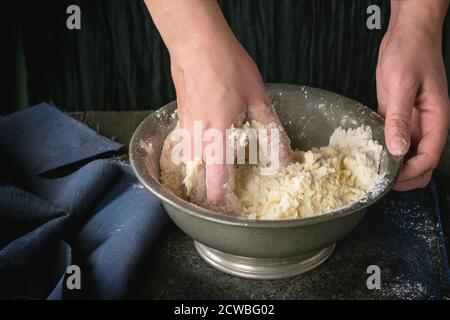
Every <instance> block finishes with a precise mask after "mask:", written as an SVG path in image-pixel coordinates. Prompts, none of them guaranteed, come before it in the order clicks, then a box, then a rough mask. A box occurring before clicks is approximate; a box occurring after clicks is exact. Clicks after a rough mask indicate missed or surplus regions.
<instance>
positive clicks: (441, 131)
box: [376, 15, 450, 191]
mask: <svg viewBox="0 0 450 320" xmlns="http://www.w3.org/2000/svg"><path fill="white" fill-rule="evenodd" d="M411 19H412V20H410V21H414V22H406V21H405V20H403V21H401V22H398V21H396V22H395V23H394V24H393V25H394V26H393V27H391V25H390V28H389V29H388V31H387V32H386V34H385V36H384V38H383V41H382V43H381V46H380V51H379V56H378V66H377V70H376V77H377V96H378V103H379V109H378V111H379V113H380V114H381V115H383V116H385V118H386V125H385V138H386V144H387V147H388V149H389V151H390V153H391V154H393V155H396V156H405V155H406V156H405V159H404V164H403V167H402V170H401V172H400V176H399V178H398V180H397V182H396V184H395V186H394V189H395V190H398V191H406V190H411V189H414V188H421V187H424V186H426V185H427V184H428V182H429V181H430V179H431V175H432V172H433V170H434V169H435V168H436V166H437V165H438V162H439V158H440V155H441V153H442V151H443V148H444V145H445V141H446V139H447V135H448V129H449V114H450V105H449V98H448V93H447V90H448V87H447V80H446V76H445V68H444V63H443V57H442V47H441V39H442V35H441V32H442V31H441V30H440V29H439V26H435V27H430V24H429V23H428V22H425V21H423V24H422V23H421V22H422V20H421V18H420V17H415V16H414V15H413V16H412V17H411Z"/></svg>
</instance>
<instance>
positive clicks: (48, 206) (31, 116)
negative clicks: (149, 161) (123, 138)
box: [0, 105, 168, 299]
mask: <svg viewBox="0 0 450 320" xmlns="http://www.w3.org/2000/svg"><path fill="white" fill-rule="evenodd" d="M53 109H54V108H53V107H49V106H48V105H40V106H37V107H34V108H30V109H27V110H25V111H22V112H19V113H17V114H13V115H11V116H8V117H5V118H3V119H1V121H0V141H1V142H0V152H1V154H5V153H6V152H8V154H9V157H7V158H6V160H7V162H6V163H3V164H2V171H0V298H4V299H5V298H6V299H14V298H25V297H27V298H38V299H46V298H47V299H70V298H86V299H87V298H89V299H92V298H94V299H119V298H123V297H125V296H126V294H127V292H128V290H129V288H130V286H132V283H133V281H134V275H135V273H136V270H137V269H138V267H139V263H140V262H141V260H142V257H143V256H145V255H147V254H149V252H150V249H151V247H152V246H153V244H154V243H155V241H156V240H157V238H158V236H159V234H160V232H161V230H162V228H163V226H164V225H165V223H166V222H167V219H168V218H167V215H166V213H165V211H164V209H163V207H162V205H161V203H160V201H159V200H158V199H157V198H156V197H155V196H153V195H152V194H151V193H149V192H148V191H147V190H146V189H145V188H144V187H143V186H142V185H141V184H140V183H139V182H138V181H137V179H136V178H135V177H134V174H133V172H132V170H131V168H130V166H129V165H127V164H125V163H122V162H119V161H116V160H112V159H102V160H94V161H92V162H90V163H88V164H87V165H84V166H82V167H81V168H80V169H78V170H77V171H75V172H73V173H71V174H70V175H67V176H64V177H60V178H56V179H48V178H43V177H41V176H39V175H40V174H42V173H43V172H46V171H48V170H54V169H56V168H58V167H60V166H65V165H67V164H69V163H74V162H76V161H81V160H85V159H87V158H89V159H90V158H92V157H94V158H95V157H98V156H101V155H103V154H104V152H105V150H108V151H113V150H118V149H119V148H120V145H118V144H117V143H114V142H112V141H109V140H108V139H106V138H104V137H101V136H99V135H98V134H97V133H95V132H94V131H92V130H91V129H89V128H87V127H85V126H84V125H81V124H78V123H74V120H73V119H71V118H69V117H68V116H66V115H64V114H62V113H61V112H59V111H56V110H53ZM46 117H48V118H46ZM7 118H10V120H11V122H7V121H6V120H5V119H7ZM36 119H40V121H38V122H37V121H36ZM51 121H55V122H56V123H57V124H58V125H57V126H54V125H50V124H46V123H44V122H51ZM41 122H42V123H44V124H43V125H41ZM12 123H14V125H13V124H12ZM36 127H38V128H36ZM26 132H29V133H30V134H33V135H35V136H36V137H40V139H36V138H35V137H29V136H28V135H27V134H26ZM50 133H51V134H50ZM5 135H7V138H5ZM46 139H47V140H46ZM32 141H33V143H32ZM12 142H14V147H13V148H9V146H10V145H11V143H12ZM84 146H86V148H87V149H86V150H83V148H84ZM53 148H62V149H60V150H59V151H57V152H52V151H53ZM44 149H46V150H48V151H49V153H51V154H53V155H52V156H49V155H48V154H46V153H45V152H43V150H44ZM61 150H64V152H61ZM64 154H65V155H67V157H66V158H65V157H64ZM21 157H26V159H22V158H21ZM11 161H15V163H11ZM17 161H19V165H17ZM11 168H13V169H11ZM11 170H13V172H11ZM4 173H7V174H4ZM5 177H6V178H5ZM70 265H76V266H78V267H79V268H80V278H81V289H80V290H78V289H72V290H70V289H69V288H68V286H67V285H66V281H67V279H68V277H70V273H67V272H66V271H67V268H68V266H70Z"/></svg>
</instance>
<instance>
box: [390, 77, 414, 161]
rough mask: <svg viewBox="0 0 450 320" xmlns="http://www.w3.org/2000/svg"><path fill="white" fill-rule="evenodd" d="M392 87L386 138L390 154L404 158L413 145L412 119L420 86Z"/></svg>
mask: <svg viewBox="0 0 450 320" xmlns="http://www.w3.org/2000/svg"><path fill="white" fill-rule="evenodd" d="M412 83H413V85H409V86H390V87H389V88H388V90H389V92H388V101H387V108H386V120H385V138H386V145H387V148H388V150H389V152H390V153H391V154H392V155H394V156H404V155H405V154H406V153H407V152H408V150H409V147H410V145H411V118H412V110H413V106H414V100H415V98H416V94H417V89H418V86H417V85H416V84H415V83H414V82H412Z"/></svg>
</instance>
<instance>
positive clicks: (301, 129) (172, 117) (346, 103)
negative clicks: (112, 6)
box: [130, 84, 401, 279]
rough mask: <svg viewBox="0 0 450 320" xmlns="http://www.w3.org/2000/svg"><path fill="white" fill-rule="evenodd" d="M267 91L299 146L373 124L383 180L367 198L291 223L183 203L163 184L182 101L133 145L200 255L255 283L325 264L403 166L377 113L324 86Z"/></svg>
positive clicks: (158, 114)
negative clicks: (162, 163)
mask: <svg viewBox="0 0 450 320" xmlns="http://www.w3.org/2000/svg"><path fill="white" fill-rule="evenodd" d="M267 88H268V92H269V96H270V98H271V100H272V101H273V104H274V106H275V109H276V111H277V113H278V116H279V118H280V120H281V122H282V123H283V124H284V126H285V129H286V131H287V133H288V135H289V137H290V138H291V142H292V146H293V148H300V149H302V150H305V149H309V148H311V147H318V146H325V145H327V144H328V139H329V137H330V135H331V134H332V132H333V131H334V129H335V128H337V127H339V126H341V127H344V128H356V127H359V126H360V125H362V124H365V125H369V126H371V128H372V132H373V136H374V139H376V140H378V141H379V143H381V144H382V145H383V146H384V150H383V153H382V156H381V164H380V176H381V177H380V179H379V180H378V182H377V183H376V185H375V187H374V188H373V189H372V190H371V191H369V193H368V194H367V195H366V197H364V198H363V199H360V200H359V201H357V202H354V203H352V204H350V205H347V206H345V207H341V208H338V209H336V210H334V211H332V212H329V213H327V214H323V215H320V216H315V217H309V218H304V219H292V220H252V219H246V218H241V217H233V216H227V215H224V214H221V213H217V212H213V211H210V210H207V209H204V208H201V207H199V206H196V205H194V204H192V203H189V202H187V201H184V200H182V199H180V198H178V197H177V196H175V195H174V194H172V193H171V192H170V191H168V190H167V189H166V188H165V187H163V186H162V185H161V184H160V183H159V157H160V153H161V148H162V145H163V142H164V139H165V137H166V136H167V134H168V133H169V132H170V131H171V130H173V128H174V127H175V125H176V122H177V116H176V113H174V111H175V110H176V101H173V102H171V103H169V104H167V105H166V106H164V107H162V108H161V109H159V110H158V111H155V112H154V113H152V114H150V115H149V116H148V117H147V118H146V119H145V120H144V121H143V122H142V123H141V124H140V125H139V127H138V128H137V129H136V132H135V133H134V135H133V137H132V139H131V143H130V161H131V164H132V166H133V169H134V172H135V173H136V176H137V177H138V178H139V180H140V181H141V182H142V183H143V184H144V185H145V186H146V187H147V188H148V189H149V190H150V191H151V192H152V193H153V194H155V195H156V196H157V197H158V198H160V199H161V200H162V203H163V205H164V207H165V208H166V210H167V212H168V213H169V216H170V217H171V219H172V220H173V221H174V222H175V224H176V225H178V227H180V228H181V229H182V230H183V231H184V232H185V233H186V234H188V235H189V236H190V237H192V239H194V242H195V246H196V249H197V251H198V253H199V254H200V256H201V257H202V258H203V259H204V260H205V261H206V262H208V263H209V264H211V265H212V266H214V267H215V268H217V269H220V270H222V271H224V272H226V273H229V274H233V275H237V276H240V277H245V278H253V279H276V278H284V277H289V276H293V275H296V274H299V273H302V272H305V271H308V270H310V269H312V268H314V267H316V266H318V265H319V264H321V263H322V262H324V261H325V260H326V259H327V258H328V257H329V256H330V254H331V253H332V252H333V249H334V247H335V243H336V242H337V241H339V240H340V239H342V238H343V237H344V236H346V235H347V234H348V233H349V232H350V231H351V230H352V229H353V228H354V227H355V226H356V225H357V224H358V223H359V221H360V220H361V219H362V218H363V216H364V214H365V211H366V208H367V207H368V206H370V205H371V204H373V203H374V202H376V201H377V200H379V199H380V198H381V197H382V196H383V195H384V194H386V193H387V192H388V191H389V189H390V188H391V186H392V185H393V183H394V181H395V179H396V178H397V175H398V172H399V169H400V166H401V159H397V158H393V157H392V156H391V155H390V154H389V152H387V151H386V146H385V140H384V129H383V128H384V121H383V119H382V118H381V117H380V116H379V115H378V114H377V113H375V112H373V111H372V110H371V109H369V108H367V107H365V106H363V105H361V104H360V103H358V102H355V101H353V100H351V99H348V98H345V97H342V96H340V95H338V94H335V93H331V92H328V91H324V90H321V89H316V88H311V87H305V86H295V85H286V84H269V85H268V86H267Z"/></svg>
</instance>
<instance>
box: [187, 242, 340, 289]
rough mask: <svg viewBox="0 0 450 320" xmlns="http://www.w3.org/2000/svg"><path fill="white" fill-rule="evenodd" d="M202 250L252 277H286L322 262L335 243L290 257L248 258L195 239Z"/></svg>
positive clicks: (220, 265) (229, 269) (217, 263)
mask: <svg viewBox="0 0 450 320" xmlns="http://www.w3.org/2000/svg"><path fill="white" fill-rule="evenodd" d="M194 243H195V248H196V249H197V252H198V254H199V255H200V257H202V259H203V260H205V261H206V262H207V263H208V264H210V265H211V266H213V267H214V268H216V269H218V270H220V271H222V272H225V273H228V274H231V275H233V276H238V277H242V278H248V279H266V280H269V279H282V278H287V277H292V276H295V275H298V274H301V273H304V272H307V271H309V270H311V269H314V268H315V267H317V266H319V265H320V264H321V263H323V262H324V261H325V260H327V259H328V257H329V256H330V255H331V254H332V253H333V250H334V248H335V246H336V245H335V244H332V245H331V246H329V247H327V248H325V249H323V250H320V251H316V252H314V253H311V254H307V255H303V256H296V257H289V258H274V259H270V258H248V257H241V256H236V255H232V254H229V253H225V252H222V251H218V250H216V249H212V248H209V247H207V246H205V245H203V244H201V243H200V242H197V241H194Z"/></svg>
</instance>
